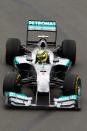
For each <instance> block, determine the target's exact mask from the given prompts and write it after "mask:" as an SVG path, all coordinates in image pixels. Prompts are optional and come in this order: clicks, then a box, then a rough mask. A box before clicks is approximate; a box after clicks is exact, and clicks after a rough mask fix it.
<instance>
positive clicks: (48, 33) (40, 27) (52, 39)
mask: <svg viewBox="0 0 87 131" xmlns="http://www.w3.org/2000/svg"><path fill="white" fill-rule="evenodd" d="M41 38H45V39H46V40H47V43H48V44H49V45H50V44H51V45H52V44H53V45H54V44H56V40H57V25H56V22H55V21H34V20H33V21H32V20H29V21H28V23H27V38H26V43H27V45H28V44H31V43H37V42H38V41H39V40H40V39H41Z"/></svg>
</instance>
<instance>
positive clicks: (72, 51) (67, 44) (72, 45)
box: [62, 40, 76, 65]
mask: <svg viewBox="0 0 87 131" xmlns="http://www.w3.org/2000/svg"><path fill="white" fill-rule="evenodd" d="M62 56H63V58H68V59H70V60H71V62H72V65H74V64H75V61H76V42H75V41H74V40H64V41H63V42H62Z"/></svg>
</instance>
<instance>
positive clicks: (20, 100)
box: [5, 92, 78, 109]
mask: <svg viewBox="0 0 87 131" xmlns="http://www.w3.org/2000/svg"><path fill="white" fill-rule="evenodd" d="M77 101H78V96H77V95H70V96H61V97H59V98H54V100H53V104H50V103H49V104H48V105H43V104H42V105H38V104H37V103H34V104H33V103H32V97H27V96H26V95H24V94H18V93H14V92H6V93H5V105H7V106H14V107H46V108H47V107H48V108H56V109H58V108H59V109H60V108H62V109H65V108H66V109H68V108H69V109H72V108H76V103H77Z"/></svg>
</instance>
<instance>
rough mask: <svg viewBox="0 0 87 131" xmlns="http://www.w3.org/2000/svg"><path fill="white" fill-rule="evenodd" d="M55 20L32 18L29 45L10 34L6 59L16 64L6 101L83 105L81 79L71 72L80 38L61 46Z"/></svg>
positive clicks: (8, 78) (50, 105) (15, 104)
mask: <svg viewBox="0 0 87 131" xmlns="http://www.w3.org/2000/svg"><path fill="white" fill-rule="evenodd" d="M56 40H57V25H56V22H55V21H50V22H47V21H45V22H44V21H28V23H27V40H26V45H21V42H20V40H19V39H16V38H10V39H8V40H7V43H6V63H7V64H9V65H13V66H14V71H13V72H8V73H7V75H6V76H5V79H4V83H3V95H4V100H5V105H7V106H12V107H48V108H56V109H58V108H69V109H70V108H74V109H76V110H78V109H80V96H81V79H80V77H79V76H78V75H74V74H72V73H70V72H69V71H70V70H71V67H72V66H73V65H74V64H75V61H76V42H75V41H74V40H64V41H63V42H62V44H61V45H58V46H57V42H56Z"/></svg>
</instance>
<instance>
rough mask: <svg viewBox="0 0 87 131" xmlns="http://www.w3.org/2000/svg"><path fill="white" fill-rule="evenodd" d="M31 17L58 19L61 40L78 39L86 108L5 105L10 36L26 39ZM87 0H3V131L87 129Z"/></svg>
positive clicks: (78, 70)
mask: <svg viewBox="0 0 87 131" xmlns="http://www.w3.org/2000/svg"><path fill="white" fill-rule="evenodd" d="M28 19H39V20H56V21H57V24H58V32H59V33H58V40H59V43H60V42H61V41H62V40H63V39H65V38H69V39H74V40H76V41H77V43H78V53H77V54H78V55H77V62H76V65H75V67H73V70H72V71H73V72H74V73H78V74H79V75H80V77H81V78H82V85H83V86H82V100H81V106H82V110H81V111H80V112H76V111H49V110H21V109H19V110H18V109H17V110H12V109H10V110H9V109H5V108H4V106H3V96H2V85H3V79H4V77H5V74H6V73H7V72H8V71H11V67H9V66H6V65H5V61H4V52H5V43H6V40H7V38H9V37H17V38H19V39H20V40H21V41H22V43H24V42H25V40H26V23H27V20H28ZM86 79H87V0H75V1H74V0H0V131H65V130H66V131H73V130H74V131H82V130H83V131H87V89H86V88H87V80H86Z"/></svg>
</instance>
